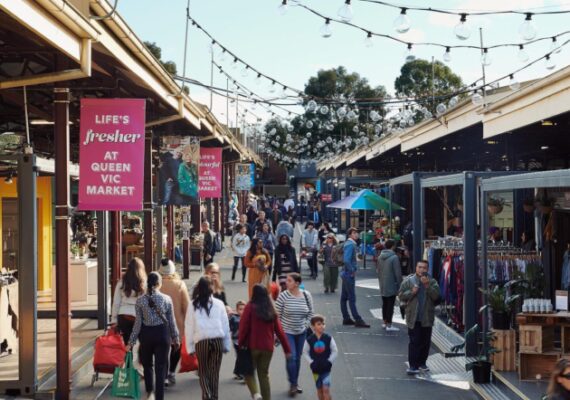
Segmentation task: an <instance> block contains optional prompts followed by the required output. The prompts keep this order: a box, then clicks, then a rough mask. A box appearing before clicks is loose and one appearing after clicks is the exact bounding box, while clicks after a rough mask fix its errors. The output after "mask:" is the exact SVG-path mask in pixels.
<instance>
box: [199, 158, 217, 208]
mask: <svg viewBox="0 0 570 400" xmlns="http://www.w3.org/2000/svg"><path fill="white" fill-rule="evenodd" d="M198 182H199V188H198V192H199V194H200V198H202V199H205V198H209V199H218V198H220V197H222V148H221V147H201V148H200V173H199V179H198Z"/></svg>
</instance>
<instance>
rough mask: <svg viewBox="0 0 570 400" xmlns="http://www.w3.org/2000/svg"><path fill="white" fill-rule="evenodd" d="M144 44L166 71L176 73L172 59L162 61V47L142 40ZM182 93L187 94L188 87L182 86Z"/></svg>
mask: <svg viewBox="0 0 570 400" xmlns="http://www.w3.org/2000/svg"><path fill="white" fill-rule="evenodd" d="M144 44H145V46H146V47H147V48H148V49H149V51H150V52H151V53H152V55H153V56H154V57H155V58H156V59H157V60H158V62H160V64H161V65H162V66H163V67H164V69H165V70H166V72H168V73H169V74H170V75H176V73H177V71H178V69H177V68H176V63H175V62H174V61H162V49H161V48H160V47H159V46H158V45H157V44H156V43H155V42H144ZM183 90H184V93H186V94H188V93H189V92H188V87H187V86H184V88H183Z"/></svg>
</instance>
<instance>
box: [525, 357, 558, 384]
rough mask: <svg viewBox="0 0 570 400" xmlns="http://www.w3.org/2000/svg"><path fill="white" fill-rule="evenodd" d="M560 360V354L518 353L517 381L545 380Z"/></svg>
mask: <svg viewBox="0 0 570 400" xmlns="http://www.w3.org/2000/svg"><path fill="white" fill-rule="evenodd" d="M559 359H560V353H558V352H550V353H544V354H526V353H519V379H521V380H527V381H536V380H545V379H548V378H549V377H550V373H551V372H552V370H553V369H554V366H555V365H556V363H557V362H558V360H559Z"/></svg>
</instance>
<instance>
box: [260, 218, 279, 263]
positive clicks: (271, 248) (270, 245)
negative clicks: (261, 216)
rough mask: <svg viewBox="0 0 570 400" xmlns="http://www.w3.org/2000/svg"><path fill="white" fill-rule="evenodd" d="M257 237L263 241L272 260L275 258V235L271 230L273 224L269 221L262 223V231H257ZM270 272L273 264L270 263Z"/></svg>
mask: <svg viewBox="0 0 570 400" xmlns="http://www.w3.org/2000/svg"><path fill="white" fill-rule="evenodd" d="M256 237H257V238H258V239H259V240H261V242H262V243H263V248H264V249H265V250H267V252H268V253H269V257H270V260H273V254H274V253H275V235H274V234H273V232H271V226H270V225H269V224H268V223H267V222H265V223H264V224H263V225H261V231H259V232H257V233H256ZM269 273H271V264H270V265H269Z"/></svg>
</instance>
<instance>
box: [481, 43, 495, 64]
mask: <svg viewBox="0 0 570 400" xmlns="http://www.w3.org/2000/svg"><path fill="white" fill-rule="evenodd" d="M492 61H493V60H492V59H491V56H490V55H489V49H487V48H485V49H483V55H482V56H481V64H483V65H484V66H485V67H488V66H489V65H491V62H492Z"/></svg>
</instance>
